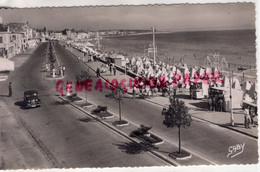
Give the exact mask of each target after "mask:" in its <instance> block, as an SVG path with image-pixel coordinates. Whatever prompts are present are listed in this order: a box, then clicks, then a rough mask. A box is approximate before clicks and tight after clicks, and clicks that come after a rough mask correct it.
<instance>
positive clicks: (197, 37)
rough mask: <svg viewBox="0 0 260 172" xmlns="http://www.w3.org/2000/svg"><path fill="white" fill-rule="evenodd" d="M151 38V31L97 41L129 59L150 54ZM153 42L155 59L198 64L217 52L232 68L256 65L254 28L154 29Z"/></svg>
mask: <svg viewBox="0 0 260 172" xmlns="http://www.w3.org/2000/svg"><path fill="white" fill-rule="evenodd" d="M152 41H153V36H152V34H138V35H126V36H113V37H108V38H103V39H102V41H101V44H102V46H103V48H104V50H105V51H113V52H116V53H122V54H125V55H126V56H129V57H130V58H131V57H136V56H148V55H149V56H151V54H150V53H148V49H149V48H150V47H151V45H152ZM155 44H156V48H157V52H156V59H157V60H160V61H164V62H168V63H172V62H173V61H175V62H176V61H179V60H183V61H184V62H185V63H187V64H188V65H197V66H199V65H203V63H204V62H205V59H206V57H207V56H208V55H209V54H219V55H220V57H221V59H223V57H224V58H225V60H226V61H227V63H228V64H229V65H230V66H232V67H234V68H235V69H237V68H255V67H256V31H255V30H225V31H192V32H168V33H160V32H158V33H156V34H155ZM230 66H229V67H230Z"/></svg>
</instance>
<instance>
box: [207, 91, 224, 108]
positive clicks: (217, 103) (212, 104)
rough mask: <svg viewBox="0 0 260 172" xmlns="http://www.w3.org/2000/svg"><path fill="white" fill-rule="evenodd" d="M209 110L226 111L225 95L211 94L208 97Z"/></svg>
mask: <svg viewBox="0 0 260 172" xmlns="http://www.w3.org/2000/svg"><path fill="white" fill-rule="evenodd" d="M208 108H209V109H208V110H209V111H210V112H211V111H219V112H223V111H224V95H220V94H219V95H217V94H216V95H210V96H209V98H208Z"/></svg>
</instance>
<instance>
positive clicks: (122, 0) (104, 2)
mask: <svg viewBox="0 0 260 172" xmlns="http://www.w3.org/2000/svg"><path fill="white" fill-rule="evenodd" d="M237 2H253V3H255V4H256V36H257V40H256V42H257V51H256V57H259V39H258V36H259V27H258V24H259V2H258V0H192V1H191V0H131V1H130V0H128V1H126V0H0V7H11V8H32V7H71V6H73V7H76V6H117V5H147V4H184V3H189V4H196V3H237ZM257 67H259V60H258V58H257ZM257 73H258V81H259V75H260V74H259V70H258V72H257ZM258 102H259V101H258ZM259 147H260V146H259V142H258V149H259ZM86 170H87V171H88V172H89V171H90V172H92V171H93V172H96V171H108V172H110V171H111V172H112V171H113V172H114V171H127V172H128V171H131V172H132V171H136V170H138V171H141V170H142V171H143V170H144V171H147V172H148V171H149V172H150V171H171V172H174V171H182V172H189V171H192V172H194V171H205V172H206V171H212V172H215V171H216V172H217V171H221V172H225V171H228V172H231V171H234V172H240V171H241V172H244V171H247V172H251V171H252V172H253V171H254V172H255V171H259V163H258V165H228V166H227V165H222V166H189V167H143V168H103V169H97V168H92V169H89V168H84V169H66V170H65V169H52V170H51V169H48V170H39V172H40V171H43V172H45V171H54V172H55V171H79V172H80V171H82V172H83V171H84V172H85V171H86ZM7 171H11V170H7ZM17 171H21V172H22V171H24V170H17ZM26 171H34V170H26ZM37 171H38V170H37Z"/></svg>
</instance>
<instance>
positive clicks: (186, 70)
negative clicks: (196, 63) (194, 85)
mask: <svg viewBox="0 0 260 172" xmlns="http://www.w3.org/2000/svg"><path fill="white" fill-rule="evenodd" d="M186 74H188V75H190V71H189V69H188V67H187V66H186V67H185V68H184V73H183V75H186Z"/></svg>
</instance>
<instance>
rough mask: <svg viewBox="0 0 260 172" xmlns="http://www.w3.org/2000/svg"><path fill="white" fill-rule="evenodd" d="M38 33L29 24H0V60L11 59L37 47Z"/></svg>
mask: <svg viewBox="0 0 260 172" xmlns="http://www.w3.org/2000/svg"><path fill="white" fill-rule="evenodd" d="M36 37H37V32H36V31H35V30H34V29H33V28H31V27H30V26H29V24H28V23H8V24H0V58H5V59H9V58H11V57H13V56H15V55H16V54H19V53H21V52H23V51H25V50H26V49H27V48H28V47H34V46H36V45H37V39H35V38H36Z"/></svg>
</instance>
